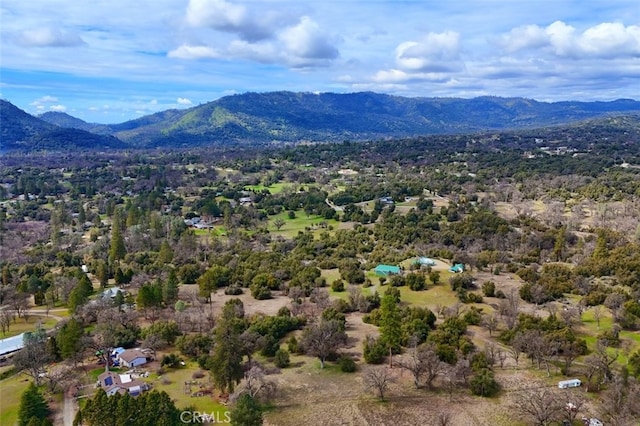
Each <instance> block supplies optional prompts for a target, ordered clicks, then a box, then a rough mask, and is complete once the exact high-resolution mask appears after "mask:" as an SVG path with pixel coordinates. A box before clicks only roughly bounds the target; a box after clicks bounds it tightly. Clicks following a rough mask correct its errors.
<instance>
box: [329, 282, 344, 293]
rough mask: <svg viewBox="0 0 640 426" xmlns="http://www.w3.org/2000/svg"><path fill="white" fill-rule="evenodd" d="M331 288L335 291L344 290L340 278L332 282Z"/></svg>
mask: <svg viewBox="0 0 640 426" xmlns="http://www.w3.org/2000/svg"><path fill="white" fill-rule="evenodd" d="M331 290H333V291H335V292H336V293H339V292H341V291H344V281H342V280H341V279H337V280H335V281H334V282H332V283H331Z"/></svg>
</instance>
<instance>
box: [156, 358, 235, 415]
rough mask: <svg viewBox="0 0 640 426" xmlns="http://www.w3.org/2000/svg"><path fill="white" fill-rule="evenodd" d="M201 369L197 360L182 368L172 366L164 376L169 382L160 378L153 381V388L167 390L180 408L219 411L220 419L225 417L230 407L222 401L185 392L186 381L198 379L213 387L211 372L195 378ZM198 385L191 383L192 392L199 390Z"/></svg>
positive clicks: (209, 411)
mask: <svg viewBox="0 0 640 426" xmlns="http://www.w3.org/2000/svg"><path fill="white" fill-rule="evenodd" d="M197 370H199V368H198V364H197V363H195V362H187V365H186V366H184V367H181V368H170V369H167V372H166V373H165V374H164V376H163V378H166V379H168V380H169V383H168V384H163V383H162V379H158V380H156V381H154V382H153V389H156V390H158V391H165V392H166V393H167V394H169V396H170V397H171V399H172V400H173V401H174V402H175V404H176V407H178V409H183V408H186V407H193V408H194V409H195V410H196V411H200V412H203V413H207V414H211V413H212V412H217V413H218V415H219V418H220V419H223V418H224V413H225V412H226V411H227V410H228V408H227V407H226V406H225V405H223V404H221V403H220V402H218V401H216V400H215V399H213V397H212V396H211V395H205V396H191V394H187V393H185V385H184V383H185V382H186V381H197V382H198V383H201V384H203V385H205V386H206V387H208V388H212V387H213V385H212V384H210V383H209V373H208V372H205V377H203V378H201V379H193V378H192V375H193V373H194V372H195V371H197ZM198 389H199V386H198V385H191V392H192V393H193V392H197V390H198Z"/></svg>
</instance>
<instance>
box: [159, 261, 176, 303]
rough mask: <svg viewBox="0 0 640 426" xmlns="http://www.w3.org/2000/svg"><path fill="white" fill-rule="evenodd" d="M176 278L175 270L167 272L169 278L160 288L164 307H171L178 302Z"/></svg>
mask: <svg viewBox="0 0 640 426" xmlns="http://www.w3.org/2000/svg"><path fill="white" fill-rule="evenodd" d="M178 292H179V290H178V276H177V275H176V271H175V269H173V268H172V269H171V270H170V271H169V277H167V281H165V283H164V285H163V286H162V300H164V303H165V305H166V306H173V305H174V304H175V303H176V301H177V300H178Z"/></svg>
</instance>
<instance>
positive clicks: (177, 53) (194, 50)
mask: <svg viewBox="0 0 640 426" xmlns="http://www.w3.org/2000/svg"><path fill="white" fill-rule="evenodd" d="M167 56H168V57H170V58H178V59H202V58H220V57H222V55H221V53H220V52H219V51H218V50H217V49H214V48H212V47H209V46H190V45H188V44H183V45H182V46H180V47H178V48H177V49H174V50H171V51H170V52H169V53H168V54H167Z"/></svg>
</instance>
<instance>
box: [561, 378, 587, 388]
mask: <svg viewBox="0 0 640 426" xmlns="http://www.w3.org/2000/svg"><path fill="white" fill-rule="evenodd" d="M581 385H582V381H581V380H580V379H570V380H561V381H559V382H558V387H559V388H560V389H568V388H577V387H579V386H581Z"/></svg>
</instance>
